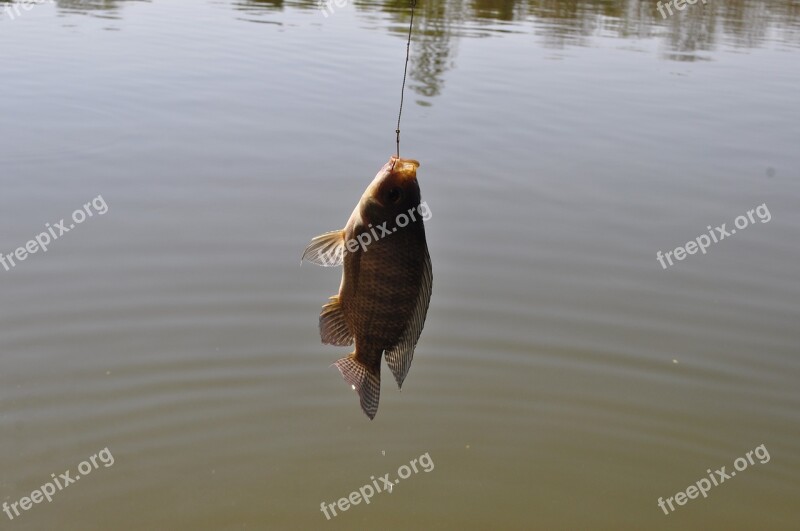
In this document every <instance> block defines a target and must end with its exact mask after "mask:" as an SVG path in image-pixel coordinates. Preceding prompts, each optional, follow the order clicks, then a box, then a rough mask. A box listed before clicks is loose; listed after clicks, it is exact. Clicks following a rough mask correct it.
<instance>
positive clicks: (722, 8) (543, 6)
mask: <svg viewBox="0 0 800 531" xmlns="http://www.w3.org/2000/svg"><path fill="white" fill-rule="evenodd" d="M286 5H287V6H290V7H292V8H298V9H316V8H317V7H318V3H317V2H315V1H313V0H300V1H297V0H295V1H291V0H290V1H289V2H286ZM238 6H239V8H240V9H245V10H252V11H258V10H268V11H275V10H281V9H283V8H284V0H244V1H243V2H241V3H239V4H238ZM346 8H353V9H355V10H356V11H357V12H358V13H360V14H362V15H364V14H369V15H373V14H375V13H383V14H384V15H386V16H387V17H389V19H390V21H391V22H392V23H391V24H389V25H388V28H389V30H390V31H392V32H395V33H397V34H398V35H405V31H406V27H407V24H408V17H409V3H408V2H406V1H404V0H387V1H384V2H375V1H360V2H348V3H347V4H346V5H345V7H343V8H341V9H346ZM799 15H800V4H798V3H797V2H793V1H791V0H785V1H777V0H732V1H724V2H721V1H716V2H709V3H708V4H706V5H705V6H703V5H701V4H700V3H699V2H698V4H696V5H694V6H690V5H687V8H686V9H684V10H683V11H675V14H674V15H673V16H667V18H666V19H664V17H662V15H661V14H659V12H658V10H657V8H656V2H643V1H641V0H611V1H601V0H584V1H573V2H564V1H561V0H422V1H420V2H419V3H418V8H417V15H416V17H415V33H414V53H413V54H412V57H411V66H410V71H409V72H410V78H411V80H412V83H411V84H410V85H409V86H410V88H411V89H412V90H414V91H415V92H416V93H417V94H419V95H420V96H423V97H425V98H432V97H434V96H437V95H438V94H439V93H440V92H441V90H442V84H443V77H444V76H443V74H444V73H445V72H446V71H447V70H448V69H449V68H451V67H452V66H453V65H454V62H455V56H456V50H457V47H458V40H459V39H460V38H462V37H465V36H472V35H475V34H478V35H484V36H491V35H493V34H498V33H504V32H509V31H519V27H520V24H521V25H523V26H524V25H531V26H532V27H533V31H534V33H536V34H537V35H538V36H540V37H541V39H542V45H543V46H545V47H548V48H553V49H564V48H566V47H569V46H590V45H591V44H592V43H591V41H592V39H593V37H600V36H602V37H616V38H620V39H658V40H659V41H661V43H662V49H663V50H664V52H663V57H664V58H666V59H669V60H674V61H684V62H685V61H697V60H710V55H709V53H710V52H713V51H714V50H716V49H717V48H718V47H719V46H722V45H730V46H735V47H741V48H757V47H760V46H764V45H765V44H766V43H767V42H768V41H769V40H770V39H774V40H775V41H777V42H782V43H785V44H788V45H790V46H792V47H797V46H800V16H799ZM509 22H513V23H514V24H513V25H509V24H508V23H509ZM419 103H424V102H419Z"/></svg>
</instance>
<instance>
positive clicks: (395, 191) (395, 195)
mask: <svg viewBox="0 0 800 531" xmlns="http://www.w3.org/2000/svg"><path fill="white" fill-rule="evenodd" d="M402 195H403V193H402V192H401V191H400V188H396V187H395V188H390V189H389V191H388V192H386V199H387V200H389V202H391V203H397V202H398V201H400V197H401V196H402Z"/></svg>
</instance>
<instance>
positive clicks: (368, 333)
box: [303, 156, 433, 419]
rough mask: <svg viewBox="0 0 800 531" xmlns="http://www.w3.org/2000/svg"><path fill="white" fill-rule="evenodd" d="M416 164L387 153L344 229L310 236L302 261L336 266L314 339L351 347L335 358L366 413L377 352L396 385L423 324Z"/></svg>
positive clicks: (425, 265)
mask: <svg viewBox="0 0 800 531" xmlns="http://www.w3.org/2000/svg"><path fill="white" fill-rule="evenodd" d="M418 167H419V162H417V161H416V160H411V159H401V158H396V157H394V156H393V157H391V158H390V159H389V162H387V163H386V164H385V165H384V166H383V168H381V170H380V171H379V172H378V174H377V175H376V176H375V179H374V180H373V181H372V183H371V184H370V185H369V186H368V187H367V189H366V191H365V192H364V194H363V195H362V196H361V200H360V201H359V202H358V205H356V208H355V210H353V213H352V214H351V215H350V219H349V220H348V221H347V225H345V227H344V229H342V230H337V231H333V232H328V233H326V234H322V235H320V236H317V237H316V238H314V239H312V240H311V244H310V245H309V246H308V247H307V248H306V250H305V252H304V253H303V259H304V260H307V261H309V262H313V263H315V264H318V265H322V266H327V267H332V266H339V265H342V264H344V271H343V273H342V282H341V285H340V286H339V293H338V295H334V296H333V297H331V298H330V301H329V302H328V303H327V304H325V305H324V306H323V307H322V313H321V314H320V316H319V331H320V336H321V337H322V342H323V343H326V344H330V345H339V346H346V345H352V344H353V343H355V351H353V352H352V353H351V354H350V355H349V356H346V357H344V358H342V359H340V360H339V361H337V362H336V363H335V365H336V367H337V368H338V369H339V371H340V372H341V373H342V377H344V379H345V381H347V383H348V384H350V386H351V387H352V388H353V389H354V390H355V391H356V392H357V393H358V396H359V398H360V400H361V409H362V410H363V411H364V413H366V415H367V416H368V417H369V418H370V419H373V418H375V414H376V413H377V412H378V401H379V399H380V393H381V356H384V357H385V358H386V364H387V365H388V366H389V369H390V370H391V371H392V374H393V375H394V378H395V380H396V381H397V385H398V387H402V385H403V380H405V377H406V375H407V374H408V369H409V367H410V366H411V360H412V358H413V357H414V348H415V347H416V345H417V340H418V339H419V336H420V334H421V333H422V327H423V325H424V324H425V315H426V314H427V312H428V304H429V303H430V299H431V287H432V283H433V272H432V269H431V259H430V256H429V255H428V245H427V243H426V241H425V227H424V225H423V220H427V219H430V217H431V212H430V210H429V209H428V205H427V203H424V202H421V195H420V190H419V184H417V168H418Z"/></svg>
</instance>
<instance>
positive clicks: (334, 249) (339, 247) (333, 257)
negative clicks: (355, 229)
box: [300, 230, 345, 267]
mask: <svg viewBox="0 0 800 531" xmlns="http://www.w3.org/2000/svg"><path fill="white" fill-rule="evenodd" d="M344 243H345V242H344V230H335V231H332V232H326V233H325V234H320V235H319V236H317V237H315V238H313V239H312V240H311V243H310V244H308V247H306V250H305V251H304V252H303V257H302V258H301V259H300V262H302V261H303V260H308V261H309V262H311V263H313V264H317V265H321V266H323V267H336V266H340V265H342V262H344Z"/></svg>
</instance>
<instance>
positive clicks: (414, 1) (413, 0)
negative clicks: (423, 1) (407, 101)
mask: <svg viewBox="0 0 800 531" xmlns="http://www.w3.org/2000/svg"><path fill="white" fill-rule="evenodd" d="M415 7H417V0H411V22H409V23H408V41H406V64H405V66H404V67H403V86H402V87H401V88H400V112H398V113H397V129H395V131H394V132H395V133H396V134H397V158H398V159H399V158H400V117H402V116H403V96H404V95H405V92H406V74H407V72H408V55H409V51H410V49H411V29H412V28H413V27H414V8H415Z"/></svg>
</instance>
